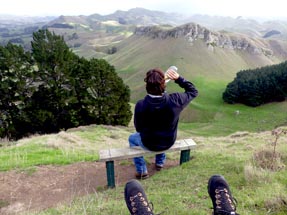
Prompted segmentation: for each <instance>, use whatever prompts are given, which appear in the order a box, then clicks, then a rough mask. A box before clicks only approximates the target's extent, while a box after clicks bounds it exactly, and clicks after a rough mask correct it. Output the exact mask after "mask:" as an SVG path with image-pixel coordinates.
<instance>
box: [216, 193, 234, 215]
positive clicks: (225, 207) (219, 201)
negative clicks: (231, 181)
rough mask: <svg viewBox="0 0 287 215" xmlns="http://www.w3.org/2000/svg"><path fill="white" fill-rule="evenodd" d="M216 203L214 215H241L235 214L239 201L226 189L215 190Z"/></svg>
mask: <svg viewBox="0 0 287 215" xmlns="http://www.w3.org/2000/svg"><path fill="white" fill-rule="evenodd" d="M215 203H216V208H215V213H214V215H239V214H238V213H236V212H235V211H236V204H237V201H236V199H234V198H233V197H232V196H231V194H230V193H229V192H228V190H227V189H226V188H223V189H215Z"/></svg>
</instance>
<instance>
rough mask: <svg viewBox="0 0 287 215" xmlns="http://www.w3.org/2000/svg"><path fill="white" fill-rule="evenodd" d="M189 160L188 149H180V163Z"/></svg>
mask: <svg viewBox="0 0 287 215" xmlns="http://www.w3.org/2000/svg"><path fill="white" fill-rule="evenodd" d="M189 160H190V149H187V150H182V151H181V152H180V164H182V163H185V162H187V161H189Z"/></svg>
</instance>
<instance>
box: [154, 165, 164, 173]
mask: <svg viewBox="0 0 287 215" xmlns="http://www.w3.org/2000/svg"><path fill="white" fill-rule="evenodd" d="M162 168H163V165H160V164H155V169H156V170H157V171H161V170H162Z"/></svg>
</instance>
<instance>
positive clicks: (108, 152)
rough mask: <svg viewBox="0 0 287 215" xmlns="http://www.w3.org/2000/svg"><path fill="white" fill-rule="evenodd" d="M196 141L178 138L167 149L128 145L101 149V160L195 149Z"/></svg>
mask: <svg viewBox="0 0 287 215" xmlns="http://www.w3.org/2000/svg"><path fill="white" fill-rule="evenodd" d="M195 146H196V143H195V142H194V141H193V140H192V139H184V140H177V141H176V142H175V144H174V145H173V146H172V147H171V148H169V149H168V150H165V151H159V152H152V151H148V150H144V149H142V148H141V147H133V148H130V147H126V148H118V149H115V148H114V149H105V150H100V152H99V154H100V159H99V160H100V161H112V160H120V159H128V158H134V157H139V156H143V155H145V154H159V153H162V152H171V151H182V150H189V149H194V148H195Z"/></svg>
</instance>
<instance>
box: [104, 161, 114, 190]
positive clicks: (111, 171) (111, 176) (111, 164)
mask: <svg viewBox="0 0 287 215" xmlns="http://www.w3.org/2000/svg"><path fill="white" fill-rule="evenodd" d="M106 169H107V170H106V171H107V181H108V188H114V187H115V170H114V161H107V162H106Z"/></svg>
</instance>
